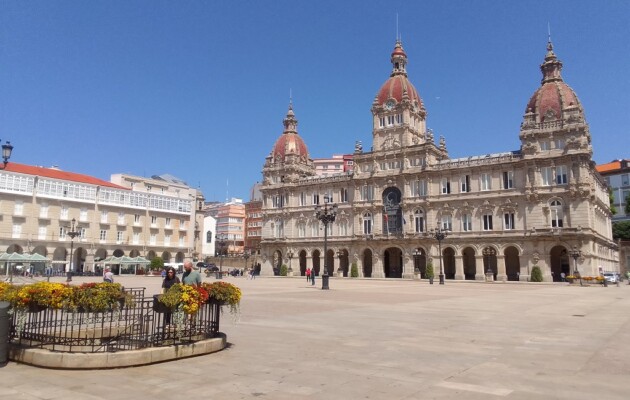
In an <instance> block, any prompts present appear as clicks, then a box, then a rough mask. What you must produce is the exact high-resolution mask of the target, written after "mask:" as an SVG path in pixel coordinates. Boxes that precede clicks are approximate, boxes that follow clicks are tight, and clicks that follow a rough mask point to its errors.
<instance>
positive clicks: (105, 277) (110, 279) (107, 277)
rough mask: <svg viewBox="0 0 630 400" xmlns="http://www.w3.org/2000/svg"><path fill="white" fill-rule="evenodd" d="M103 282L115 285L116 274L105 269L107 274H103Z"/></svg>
mask: <svg viewBox="0 0 630 400" xmlns="http://www.w3.org/2000/svg"><path fill="white" fill-rule="evenodd" d="M103 282H107V283H114V274H112V271H111V270H110V269H109V268H105V273H104V274H103Z"/></svg>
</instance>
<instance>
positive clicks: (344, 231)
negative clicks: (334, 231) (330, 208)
mask: <svg viewBox="0 0 630 400" xmlns="http://www.w3.org/2000/svg"><path fill="white" fill-rule="evenodd" d="M337 226H339V236H348V223H347V222H346V221H342V222H340V223H339V224H337Z"/></svg>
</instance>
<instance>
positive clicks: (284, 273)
mask: <svg viewBox="0 0 630 400" xmlns="http://www.w3.org/2000/svg"><path fill="white" fill-rule="evenodd" d="M288 273H289V268H288V267H287V265H286V264H282V265H281V266H280V276H287V274H288Z"/></svg>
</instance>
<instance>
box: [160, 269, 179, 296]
mask: <svg viewBox="0 0 630 400" xmlns="http://www.w3.org/2000/svg"><path fill="white" fill-rule="evenodd" d="M176 283H180V281H179V278H178V277H177V273H176V272H175V268H173V267H168V268H166V276H165V277H164V280H163V281H162V293H166V291H167V290H169V289H170V288H171V286H173V285H174V284H176Z"/></svg>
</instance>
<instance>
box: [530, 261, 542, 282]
mask: <svg viewBox="0 0 630 400" xmlns="http://www.w3.org/2000/svg"><path fill="white" fill-rule="evenodd" d="M530 279H531V281H532V282H542V281H543V275H542V271H541V270H540V267H538V265H534V267H532V274H531V276H530Z"/></svg>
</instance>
